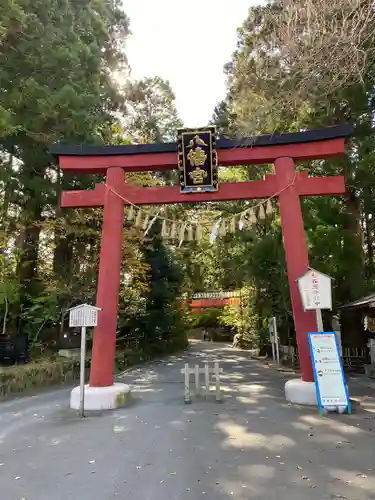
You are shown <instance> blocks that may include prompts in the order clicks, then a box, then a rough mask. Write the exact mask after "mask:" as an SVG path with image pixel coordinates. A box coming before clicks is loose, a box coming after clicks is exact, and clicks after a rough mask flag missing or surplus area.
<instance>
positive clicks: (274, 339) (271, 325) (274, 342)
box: [268, 316, 280, 364]
mask: <svg viewBox="0 0 375 500" xmlns="http://www.w3.org/2000/svg"><path fill="white" fill-rule="evenodd" d="M268 331H269V332H270V342H271V346H272V357H273V360H274V361H277V364H280V353H279V338H278V335H277V324H276V318H275V316H273V317H272V318H270V320H269V322H268Z"/></svg>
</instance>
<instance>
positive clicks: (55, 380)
mask: <svg viewBox="0 0 375 500" xmlns="http://www.w3.org/2000/svg"><path fill="white" fill-rule="evenodd" d="M78 377H79V362H78V361H76V360H70V359H65V358H61V359H60V358H56V359H42V360H40V361H34V362H32V363H29V364H27V365H16V366H10V367H7V368H0V396H8V395H10V394H17V393H22V392H26V391H29V390H31V389H40V388H42V387H47V386H50V385H54V384H61V383H64V382H73V381H74V380H77V379H78Z"/></svg>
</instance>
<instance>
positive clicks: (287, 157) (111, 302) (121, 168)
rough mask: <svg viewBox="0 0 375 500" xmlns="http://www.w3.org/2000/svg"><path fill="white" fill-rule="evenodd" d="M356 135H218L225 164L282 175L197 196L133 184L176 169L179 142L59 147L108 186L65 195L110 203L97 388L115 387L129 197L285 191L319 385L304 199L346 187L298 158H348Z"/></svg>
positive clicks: (300, 316)
mask: <svg viewBox="0 0 375 500" xmlns="http://www.w3.org/2000/svg"><path fill="white" fill-rule="evenodd" d="M351 132H352V128H351V127H350V126H347V125H344V126H338V127H330V128H327V129H324V130H311V131H305V132H296V133H287V134H281V135H269V136H261V137H257V138H248V139H244V140H242V141H232V140H228V139H222V140H218V141H217V152H218V164H219V165H220V166H225V165H228V166H233V165H248V164H254V165H256V164H267V163H273V164H274V166H275V173H274V174H270V175H266V176H265V178H264V180H259V181H253V182H228V183H223V184H220V187H219V190H218V191H216V192H210V193H209V192H200V193H189V194H183V193H181V192H180V187H179V186H173V187H170V186H169V187H167V186H162V187H149V188H143V187H138V186H135V185H132V184H127V183H126V173H127V172H143V171H159V170H170V169H176V168H177V144H176V143H168V144H140V145H127V146H100V147H95V146H67V145H62V144H61V145H55V146H53V147H52V148H51V153H52V154H53V155H55V156H58V158H59V164H60V168H61V169H62V170H64V171H65V172H69V173H73V174H105V176H106V183H105V184H97V185H96V186H95V189H94V190H91V191H78V190H77V191H67V192H63V193H62V198H61V206H62V207H63V208H68V207H69V208H84V207H103V208H104V217H103V227H102V242H101V251H100V266H99V276H98V289H97V303H96V305H97V306H98V307H100V308H102V312H101V313H100V315H99V324H98V326H97V328H96V329H95V331H94V339H93V351H92V362H91V372H90V387H91V388H110V387H113V383H114V359H115V347H116V328H117V314H118V295H119V288H120V266H121V246H122V234H123V217H124V205H126V204H127V203H126V202H125V201H124V198H125V199H126V200H129V201H131V202H132V203H133V204H134V205H153V204H155V205H156V204H167V203H199V202H204V201H228V200H249V199H262V198H263V199H264V198H269V197H272V196H274V195H278V198H279V206H280V217H281V226H282V233H283V242H284V249H285V258H286V265H287V271H288V281H289V287H290V293H291V301H292V308H293V317H294V324H295V329H296V338H297V344H298V350H299V356H300V366H301V375H302V381H304V382H312V381H313V372H312V366H311V361H310V354H309V346H308V338H307V333H308V332H311V331H316V330H317V325H316V316H315V313H314V311H304V310H303V307H302V302H301V298H300V295H299V292H298V286H297V283H296V279H297V278H299V277H300V276H301V275H303V274H304V273H305V271H306V270H307V268H308V264H309V262H308V252H307V247H306V242H305V234H304V227H303V219H302V213H301V205H300V196H327V195H343V194H345V192H346V189H345V184H344V178H343V177H342V176H334V177H333V176H331V177H323V178H309V177H308V174H307V172H300V173H297V172H296V170H295V162H300V161H306V160H317V159H325V158H331V157H336V156H340V155H343V154H344V153H345V138H346V137H347V136H349V135H350V134H351ZM94 392H95V391H94ZM104 392H105V391H104ZM98 393H100V391H98V390H96V392H95V394H98ZM99 399H100V398H99ZM105 399H106V398H105V397H103V401H102V402H96V401H95V402H93V404H92V409H96V405H97V406H98V407H99V406H100V408H102V409H104V408H105V407H106V405H107V406H108V407H113V406H114V402H113V401H112V403H110V402H108V397H107V401H106V402H105V401H104V400H105ZM86 400H87V396H86ZM111 405H112V406H111ZM98 409H99V408H98Z"/></svg>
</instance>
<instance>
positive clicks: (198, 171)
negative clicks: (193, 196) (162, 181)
mask: <svg viewBox="0 0 375 500" xmlns="http://www.w3.org/2000/svg"><path fill="white" fill-rule="evenodd" d="M177 134H178V136H177V150H178V168H179V173H180V189H181V192H182V193H196V192H202V191H217V189H218V165H217V152H216V128H215V127H206V128H200V129H179V130H178V131H177Z"/></svg>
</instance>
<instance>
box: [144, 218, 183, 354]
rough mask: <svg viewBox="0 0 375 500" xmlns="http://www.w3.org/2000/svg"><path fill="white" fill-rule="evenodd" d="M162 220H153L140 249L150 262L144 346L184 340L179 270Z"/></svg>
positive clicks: (181, 342)
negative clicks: (163, 237)
mask: <svg viewBox="0 0 375 500" xmlns="http://www.w3.org/2000/svg"><path fill="white" fill-rule="evenodd" d="M160 233H161V223H160V221H159V220H157V221H155V223H154V225H153V226H152V227H151V229H150V231H149V234H148V238H147V239H146V240H145V242H144V244H143V246H142V249H143V255H144V260H145V262H146V263H147V265H148V266H149V270H148V273H147V282H148V286H149V288H148V291H147V293H146V307H145V315H144V317H143V318H142V319H143V325H142V330H143V334H144V341H145V346H147V344H151V345H152V344H156V343H158V341H159V343H160V340H163V341H168V339H170V340H171V339H173V338H176V337H177V338H178V339H179V341H180V345H181V346H182V345H183V344H184V341H185V337H184V333H185V332H184V331H183V329H182V322H181V317H182V310H181V307H182V304H181V302H180V301H179V298H180V294H181V286H182V279H183V277H182V273H181V269H180V268H179V266H178V265H177V264H176V262H175V259H174V258H173V255H172V253H171V252H170V251H168V250H167V248H166V246H165V245H164V243H163V239H162V237H161V236H160Z"/></svg>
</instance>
